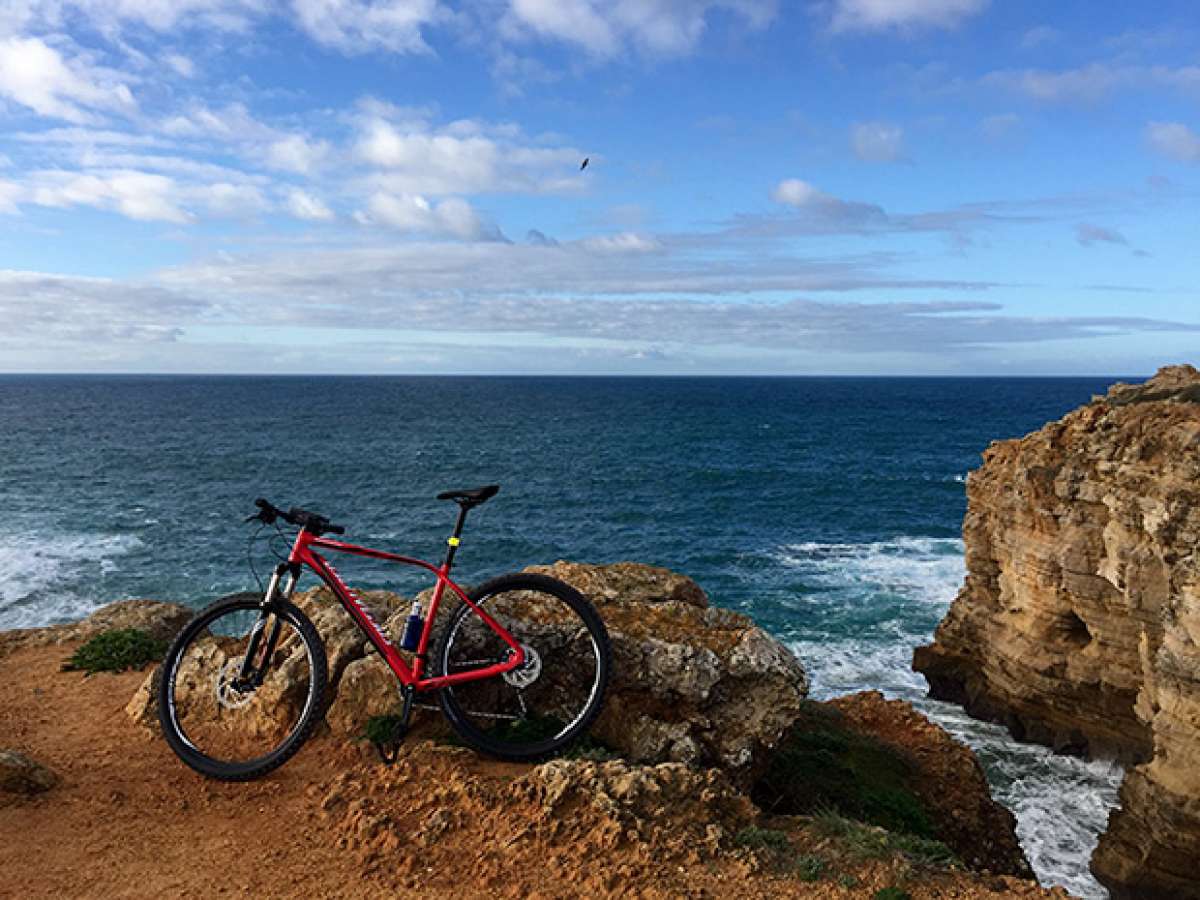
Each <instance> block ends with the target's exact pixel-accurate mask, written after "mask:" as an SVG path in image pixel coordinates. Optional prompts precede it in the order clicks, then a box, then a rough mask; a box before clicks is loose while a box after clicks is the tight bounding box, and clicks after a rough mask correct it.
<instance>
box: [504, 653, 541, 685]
mask: <svg viewBox="0 0 1200 900" xmlns="http://www.w3.org/2000/svg"><path fill="white" fill-rule="evenodd" d="M521 649H522V650H523V651H524V652H525V662H524V663H522V664H521V665H519V666H517V668H515V669H512V670H510V671H508V672H505V673H504V680H505V681H507V682H508V683H509V684H511V685H512V686H513V687H515V688H517V689H518V690H520V689H523V688H527V687H529V686H530V685H531V684H533V683H534V682H535V681H537V680H538V677H539V676H540V675H541V674H542V658H541V657H540V656H539V655H538V652H537V651H536V650H534V649H533V648H532V647H530V646H529V645H528V644H522V645H521Z"/></svg>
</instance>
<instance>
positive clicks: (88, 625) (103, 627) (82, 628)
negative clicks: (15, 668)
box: [0, 600, 196, 655]
mask: <svg viewBox="0 0 1200 900" xmlns="http://www.w3.org/2000/svg"><path fill="white" fill-rule="evenodd" d="M195 614H196V613H195V610H192V609H189V608H188V607H186V606H183V605H182V604H179V603H162V602H161V601H158V600H118V601H117V602H115V603H109V604H107V605H105V606H102V607H100V608H99V609H98V610H96V611H95V612H94V613H92V614H91V615H90V616H88V617H87V618H86V619H81V620H80V621H78V622H68V623H66V624H63V625H48V626H46V627H44V628H18V629H15V630H13V631H0V655H2V654H4V653H8V652H11V651H13V650H16V649H18V648H20V647H39V646H45V645H48V644H65V643H68V642H73V641H86V640H88V639H89V638H93V637H95V636H96V635H98V634H100V633H101V632H102V631H112V630H114V629H119V628H136V629H138V630H140V631H145V632H147V633H148V634H150V635H151V636H152V637H155V638H158V639H160V640H164V641H169V640H171V639H172V638H173V637H175V635H176V634H178V633H179V630H180V629H181V628H183V626H184V625H186V624H187V622H188V620H189V619H191V617H192V616H194V615H195Z"/></svg>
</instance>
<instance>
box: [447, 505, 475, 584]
mask: <svg viewBox="0 0 1200 900" xmlns="http://www.w3.org/2000/svg"><path fill="white" fill-rule="evenodd" d="M470 508H471V504H469V503H462V502H460V503H459V504H458V521H456V522H455V523H454V534H452V535H451V536H450V537H449V539H448V540H447V541H446V544H447V545H448V546H447V547H446V561H445V562H444V563H442V567H443V568H444V569H445V570H446V571H447V572H449V571H450V566H451V565H453V563H454V554H455V553H456V552H457V551H458V545H459V543H460V542H461V541H462V531H463V525H465V524H466V522H467V510H469V509H470Z"/></svg>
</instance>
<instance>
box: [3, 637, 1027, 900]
mask: <svg viewBox="0 0 1200 900" xmlns="http://www.w3.org/2000/svg"><path fill="white" fill-rule="evenodd" d="M70 650H71V647H70V646H57V647H55V646H51V647H31V648H25V649H20V650H16V651H14V652H12V653H10V654H8V655H7V656H3V657H0V685H3V688H0V747H5V748H10V749H17V750H21V751H24V752H27V753H29V754H30V755H32V756H33V757H34V758H36V759H38V760H39V761H41V762H43V763H45V764H46V765H48V766H50V767H51V768H52V769H54V770H55V771H56V772H58V773H59V774H60V775H61V776H62V783H61V784H60V785H59V786H58V787H56V788H55V789H53V790H52V791H50V792H49V793H47V794H44V795H41V796H39V797H36V798H33V799H28V800H27V799H19V800H13V801H10V802H7V805H3V806H0V896H4V897H20V898H29V897H87V898H96V897H197V898H199V897H211V896H213V895H218V896H220V895H225V896H243V895H254V896H257V897H373V896H389V897H416V896H426V897H427V896H456V897H522V898H525V897H546V898H549V897H574V896H582V895H586V896H604V895H607V896H641V897H679V896H692V897H729V898H735V897H736V898H738V900H744V898H748V897H776V896H794V897H821V898H836V897H847V898H851V897H865V898H870V897H872V896H873V894H874V891H875V890H877V889H878V888H879V887H883V886H886V885H888V884H889V883H891V882H892V881H893V880H894V878H895V871H894V869H895V867H894V866H891V865H889V864H884V863H872V864H867V865H864V866H857V867H855V868H854V870H853V879H854V881H855V886H854V887H846V886H844V885H843V883H842V882H839V881H837V880H834V879H833V878H832V877H831V878H830V879H828V880H826V881H824V882H822V883H819V884H810V883H805V882H803V881H802V880H801V879H800V878H799V877H797V875H796V874H795V873H794V872H792V871H790V870H786V869H783V870H781V869H779V868H778V867H777V866H776V867H772V866H764V865H763V864H762V863H761V862H760V861H759V860H758V859H757V858H755V857H753V855H752V854H749V853H748V852H747V851H739V852H736V853H724V851H722V854H718V855H716V856H712V855H709V856H707V857H704V856H703V855H698V854H696V853H693V852H691V851H690V850H689V849H688V848H686V847H684V848H683V849H682V850H679V848H674V849H668V847H667V845H666V844H664V843H662V842H661V841H660V842H659V843H658V844H655V843H653V841H652V842H651V843H649V844H646V843H642V844H637V843H636V842H634V843H633V844H629V843H627V842H625V841H624V840H623V838H622V836H621V835H620V834H619V833H614V832H613V829H612V828H611V827H610V825H611V823H607V822H606V821H605V820H603V817H597V816H596V814H594V813H591V812H588V811H587V810H586V809H585V810H580V811H578V812H576V813H572V814H571V816H570V820H569V821H565V822H558V823H551V827H546V821H547V820H546V817H545V811H544V810H541V811H540V813H539V812H538V811H537V810H535V809H533V808H532V807H530V808H529V809H521V808H520V807H519V806H518V807H516V808H515V812H513V813H512V814H509V813H506V812H503V810H504V809H505V808H506V803H508V802H509V801H508V800H507V799H506V798H510V797H511V791H512V785H513V784H514V782H515V781H516V780H517V779H519V778H520V776H521V775H523V774H524V773H525V772H527V771H528V769H527V768H526V767H520V766H509V765H502V764H497V763H492V762H489V761H486V760H482V759H480V758H479V757H477V756H475V755H474V754H472V753H468V752H466V751H461V750H447V749H441V748H436V747H431V746H430V745H428V744H426V745H423V746H422V745H414V746H413V747H412V748H410V750H409V751H408V752H409V753H410V754H411V756H410V758H409V759H408V762H407V764H402V765H398V766H396V767H395V768H394V769H392V770H384V769H383V768H382V767H381V766H379V765H378V764H377V763H375V762H373V761H372V760H371V758H370V756H369V755H368V754H366V753H365V752H364V751H363V748H359V747H356V746H354V745H351V744H346V743H341V742H335V741H333V740H332V739H320V738H319V739H315V740H313V741H312V742H311V743H310V744H309V745H308V746H306V747H305V748H304V749H303V750H302V751H301V752H300V753H299V754H298V755H297V756H296V757H295V758H294V759H293V760H292V761H291V762H289V763H288V764H287V765H286V766H284V767H283V768H282V769H281V770H279V771H277V772H275V773H274V774H272V775H271V776H269V777H268V778H266V779H264V780H262V781H259V782H254V783H251V784H235V785H226V784H219V783H216V782H210V781H206V780H205V779H203V778H201V777H199V776H197V775H195V774H194V773H192V772H191V771H190V770H188V769H186V768H185V767H184V766H183V765H182V764H181V763H179V762H178V761H177V760H176V759H175V757H174V756H173V755H172V754H171V753H170V751H169V750H168V749H167V747H166V745H165V744H164V743H163V742H162V741H161V740H160V739H159V738H157V736H153V735H150V734H148V733H146V732H144V731H143V730H141V729H139V728H138V727H137V726H135V725H134V724H133V723H132V722H131V721H130V720H129V718H128V717H127V716H126V714H125V712H124V707H125V705H126V703H127V702H128V700H129V698H130V697H131V696H132V695H133V693H134V692H135V690H136V688H137V687H138V685H139V684H140V683H141V681H142V679H143V678H144V677H145V676H144V673H139V672H133V673H126V674H122V675H97V676H93V677H90V678H85V677H83V676H82V675H81V674H79V673H74V672H71V673H64V672H61V671H59V666H60V663H61V661H62V660H63V659H64V658H65V657H66V656H67V655H68V654H69V653H70ZM506 792H507V793H506ZM3 802H6V801H2V800H0V803H3ZM560 825H561V826H563V827H562V828H561V829H560V827H559V826H560ZM413 826H415V827H416V828H417V829H418V830H417V832H416V833H415V834H412V835H410V833H409V832H408V831H406V828H408V827H413ZM801 840H802V838H801ZM847 872H849V870H847ZM848 878H849V876H848ZM848 878H847V881H846V882H845V884H848V883H849V880H848ZM906 887H907V889H908V890H909V891H910V892H911V894H912V896H913V897H914V898H921V897H930V898H932V897H939V898H940V897H1011V896H1017V895H1020V894H1024V893H1025V891H1024V889H1023V886H1022V890H1020V891H1019V892H1018V893H1014V890H1013V888H1012V886H1011V884H1009V883H1005V882H1002V881H1000V880H999V879H992V880H990V881H988V880H981V879H979V878H977V877H975V876H967V875H961V874H944V873H943V874H928V875H925V874H922V875H921V876H920V877H919V878H917V879H914V880H912V883H909V884H907V885H906ZM1034 893H1037V892H1036V890H1035V891H1034ZM1029 895H1033V894H1029Z"/></svg>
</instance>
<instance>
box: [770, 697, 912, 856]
mask: <svg viewBox="0 0 1200 900" xmlns="http://www.w3.org/2000/svg"><path fill="white" fill-rule="evenodd" d="M913 777H914V769H913V764H912V762H911V760H910V759H909V758H908V757H906V756H905V755H904V754H903V753H901V752H899V751H897V750H895V749H893V748H892V747H889V746H887V745H886V744H884V743H882V742H880V741H878V740H876V739H875V738H873V737H870V736H867V735H862V734H858V733H857V732H854V731H852V730H851V729H850V728H849V727H848V726H847V725H846V724H845V720H844V718H843V717H842V714H841V713H839V712H838V711H837V710H835V709H832V708H830V707H827V706H823V705H821V704H818V703H806V704H805V706H804V708H803V711H802V714H801V716H800V718H799V719H798V720H797V722H796V724H795V725H793V726H792V728H791V730H790V731H789V732H788V734H787V735H786V736H785V737H784V739H783V741H782V742H781V743H780V746H779V748H778V750H776V751H775V753H774V754H773V755H772V757H771V761H770V763H769V764H768V767H767V770H766V771H765V772H764V773H763V775H762V776H761V777H760V778H759V779H758V781H756V782H755V783H754V785H753V788H752V790H751V798H752V799H753V800H754V802H755V803H757V804H758V805H759V806H760V807H762V808H763V809H765V810H768V811H769V812H772V813H776V814H783V815H803V814H805V813H812V812H814V811H816V810H821V809H833V810H836V811H838V812H840V813H842V814H844V815H847V816H851V817H853V818H855V819H859V820H862V821H864V822H871V823H872V824H875V825H879V826H882V827H883V828H886V829H888V830H889V831H904V832H908V833H910V834H916V835H919V836H921V837H927V838H931V837H933V836H934V827H933V822H932V821H931V819H930V817H929V814H928V812H927V811H926V809H925V805H924V804H923V803H922V801H921V799H920V797H918V796H917V794H916V792H915V791H914V790H913V789H912V786H911V784H912V781H913Z"/></svg>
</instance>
